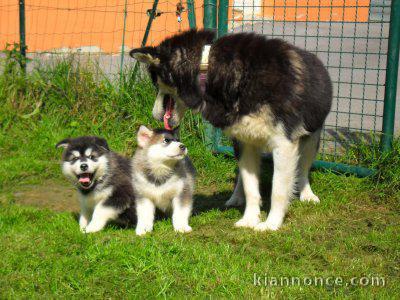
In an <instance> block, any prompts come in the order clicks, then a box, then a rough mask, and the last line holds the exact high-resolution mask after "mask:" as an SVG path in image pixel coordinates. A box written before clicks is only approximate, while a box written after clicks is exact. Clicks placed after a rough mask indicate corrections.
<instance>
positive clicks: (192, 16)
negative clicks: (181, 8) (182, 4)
mask: <svg viewBox="0 0 400 300" xmlns="http://www.w3.org/2000/svg"><path fill="white" fill-rule="evenodd" d="M187 6H188V11H189V13H188V20H189V27H190V28H196V11H195V8H194V0H188V2H187Z"/></svg>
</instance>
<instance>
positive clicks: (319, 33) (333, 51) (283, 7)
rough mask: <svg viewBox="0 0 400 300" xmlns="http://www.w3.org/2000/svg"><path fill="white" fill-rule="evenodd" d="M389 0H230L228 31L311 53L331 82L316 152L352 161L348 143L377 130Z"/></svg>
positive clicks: (369, 139)
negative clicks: (250, 33) (281, 42)
mask: <svg viewBox="0 0 400 300" xmlns="http://www.w3.org/2000/svg"><path fill="white" fill-rule="evenodd" d="M390 4H391V3H390V1H389V0H371V1H370V0H338V1H333V0H231V1H230V3H229V16H228V22H229V23H228V24H229V32H243V31H253V32H257V33H261V34H265V35H267V36H269V37H270V38H280V39H284V40H286V41H288V42H290V43H293V44H294V45H296V46H298V47H300V48H303V49H306V50H308V51H310V52H312V53H315V54H316V55H317V56H318V57H319V58H320V59H321V60H322V62H323V63H324V64H325V66H327V68H328V71H329V73H330V76H331V79H332V82H333V92H334V98H333V105H332V109H331V112H330V114H329V115H328V118H327V120H326V124H325V127H324V130H323V133H322V139H321V141H322V142H321V146H320V147H321V149H320V150H321V151H320V153H321V154H320V155H321V158H322V159H324V160H329V161H341V162H346V163H354V161H351V158H350V157H348V156H346V152H347V150H348V149H349V147H351V145H354V144H360V143H363V144H365V143H367V144H376V140H377V136H378V135H379V134H380V133H381V131H382V116H383V100H384V89H385V71H386V55H387V48H388V35H389V22H390Z"/></svg>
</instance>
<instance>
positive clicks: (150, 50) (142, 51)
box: [129, 47, 160, 66]
mask: <svg viewBox="0 0 400 300" xmlns="http://www.w3.org/2000/svg"><path fill="white" fill-rule="evenodd" d="M129 55H130V56H131V57H133V58H135V59H137V60H138V61H140V62H142V63H145V64H148V65H156V66H157V65H159V64H160V58H159V55H158V53H157V49H156V48H155V47H143V48H137V49H133V50H131V52H129Z"/></svg>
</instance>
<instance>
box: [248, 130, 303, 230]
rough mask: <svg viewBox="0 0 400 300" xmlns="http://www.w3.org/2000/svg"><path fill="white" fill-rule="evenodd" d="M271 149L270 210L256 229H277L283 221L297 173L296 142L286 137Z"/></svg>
mask: <svg viewBox="0 0 400 300" xmlns="http://www.w3.org/2000/svg"><path fill="white" fill-rule="evenodd" d="M275 144H276V147H275V148H274V149H273V151H272V155H273V159H274V175H273V178H272V195H271V210H270V212H269V214H268V218H267V220H266V221H265V222H262V223H260V224H258V225H257V227H256V230H259V231H264V230H277V229H279V227H280V226H281V225H282V223H283V219H284V218H285V214H286V211H287V208H288V205H289V201H290V198H291V197H292V195H293V191H294V186H295V182H296V175H297V161H298V142H291V141H289V140H288V139H286V138H280V139H279V140H278V141H276V143H275Z"/></svg>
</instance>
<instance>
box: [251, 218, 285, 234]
mask: <svg viewBox="0 0 400 300" xmlns="http://www.w3.org/2000/svg"><path fill="white" fill-rule="evenodd" d="M282 223H283V218H282V217H280V216H274V215H271V214H270V215H269V216H268V218H267V220H266V221H265V222H261V223H259V224H258V225H257V226H256V227H255V228H254V229H255V230H256V231H266V230H270V231H276V230H278V229H279V228H280V227H281V225H282Z"/></svg>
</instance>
